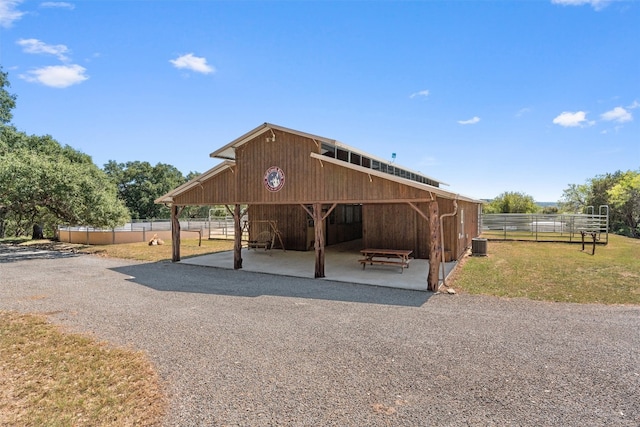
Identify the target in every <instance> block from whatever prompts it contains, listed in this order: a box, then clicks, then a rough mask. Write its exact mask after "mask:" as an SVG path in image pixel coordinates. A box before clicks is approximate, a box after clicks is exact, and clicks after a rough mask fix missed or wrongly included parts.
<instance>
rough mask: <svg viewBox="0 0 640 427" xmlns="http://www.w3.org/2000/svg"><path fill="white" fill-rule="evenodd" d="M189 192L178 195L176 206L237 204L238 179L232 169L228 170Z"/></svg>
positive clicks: (175, 198) (175, 201)
mask: <svg viewBox="0 0 640 427" xmlns="http://www.w3.org/2000/svg"><path fill="white" fill-rule="evenodd" d="M200 184H201V185H196V186H194V187H192V188H190V189H189V190H187V191H185V192H184V193H181V194H179V195H176V196H175V197H174V198H173V203H174V204H176V205H222V204H235V200H236V199H237V196H236V177H235V174H234V172H233V170H232V169H227V170H224V171H222V172H220V173H219V174H217V175H215V176H213V177H211V178H209V179H207V180H206V181H204V182H201V183H200Z"/></svg>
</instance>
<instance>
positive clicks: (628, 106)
mask: <svg viewBox="0 0 640 427" xmlns="http://www.w3.org/2000/svg"><path fill="white" fill-rule="evenodd" d="M638 107H640V102H638V101H637V100H636V101H633V103H632V104H631V105H627V108H628V109H629V110H634V109H636V108H638Z"/></svg>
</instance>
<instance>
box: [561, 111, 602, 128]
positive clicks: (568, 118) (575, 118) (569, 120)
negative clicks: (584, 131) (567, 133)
mask: <svg viewBox="0 0 640 427" xmlns="http://www.w3.org/2000/svg"><path fill="white" fill-rule="evenodd" d="M553 123H554V124H556V125H560V126H563V127H566V128H571V127H578V126H585V125H587V126H591V125H593V122H592V121H587V113H585V112H584V111H576V112H575V113H572V112H570V111H565V112H563V113H562V114H560V115H559V116H558V117H556V118H555V119H553Z"/></svg>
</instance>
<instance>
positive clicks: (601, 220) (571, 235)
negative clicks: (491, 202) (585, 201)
mask: <svg viewBox="0 0 640 427" xmlns="http://www.w3.org/2000/svg"><path fill="white" fill-rule="evenodd" d="M602 212H604V210H601V211H600V214H597V215H596V214H482V216H481V230H482V237H484V238H487V239H489V240H530V241H537V242H575V243H580V242H581V241H582V232H586V233H596V236H597V239H598V241H599V242H600V243H604V244H606V243H608V242H609V215H608V210H606V212H605V213H602Z"/></svg>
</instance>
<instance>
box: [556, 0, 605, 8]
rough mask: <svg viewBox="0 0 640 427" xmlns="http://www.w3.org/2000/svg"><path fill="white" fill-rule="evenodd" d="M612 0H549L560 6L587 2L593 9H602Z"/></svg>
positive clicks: (580, 4) (579, 4)
mask: <svg viewBox="0 0 640 427" xmlns="http://www.w3.org/2000/svg"><path fill="white" fill-rule="evenodd" d="M612 1H614V0H551V3H553V4H559V5H562V6H583V5H585V4H587V5H589V6H591V7H593V8H594V9H595V10H602V9H604V8H605V7H607V5H608V4H609V3H611V2H612Z"/></svg>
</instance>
